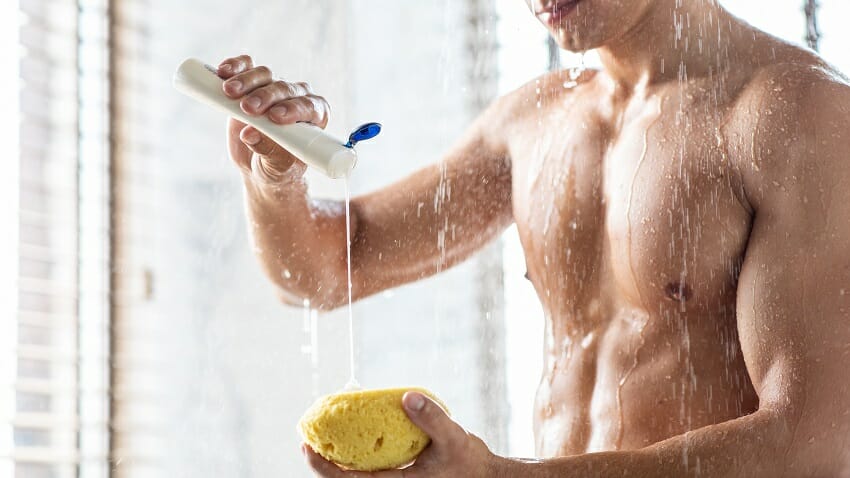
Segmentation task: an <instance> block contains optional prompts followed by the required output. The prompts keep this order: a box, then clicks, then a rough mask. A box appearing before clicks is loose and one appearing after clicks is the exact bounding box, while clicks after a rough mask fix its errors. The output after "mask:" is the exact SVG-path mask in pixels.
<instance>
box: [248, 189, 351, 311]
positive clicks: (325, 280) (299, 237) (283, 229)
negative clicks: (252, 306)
mask: <svg viewBox="0 0 850 478" xmlns="http://www.w3.org/2000/svg"><path fill="white" fill-rule="evenodd" d="M245 202H246V209H247V215H248V221H249V227H250V229H251V236H252V239H253V242H254V246H255V247H254V251H255V253H256V254H257V256H258V258H259V260H260V263H261V265H262V267H263V269H264V270H265V272H266V274H267V275H268V276H269V278H270V279H271V280H272V281H273V282H274V283H275V284H276V285H278V287H279V288H280V291H281V297H282V298H283V299H284V300H285V301H286V302H289V303H293V304H297V305H300V304H301V303H302V301H303V300H304V299H309V300H310V301H311V303H312V304H313V306H314V307H318V308H323V309H327V308H333V307H335V306H336V305H338V304H340V303H342V300H343V298H344V295H345V294H344V291H343V290H342V288H341V287H340V284H342V281H339V280H338V278H340V277H345V274H344V269H345V218H344V217H343V216H344V212H343V211H344V206H343V205H341V204H336V203H335V204H333V205H332V204H331V202H330V201H327V203H328V204H327V206H326V207H315V205H314V204H313V202H312V201H311V200H310V198H309V196H308V194H307V186H306V184H305V183H304V181H303V179H302V178H301V177H300V176H299V177H292V178H287V179H286V181H285V182H280V183H278V184H272V185H266V184H256V183H255V182H252V181H250V180H246V181H245ZM353 222H356V221H353Z"/></svg>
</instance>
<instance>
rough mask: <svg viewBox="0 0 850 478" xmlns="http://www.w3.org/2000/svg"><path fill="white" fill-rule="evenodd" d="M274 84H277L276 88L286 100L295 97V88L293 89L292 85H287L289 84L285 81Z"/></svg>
mask: <svg viewBox="0 0 850 478" xmlns="http://www.w3.org/2000/svg"><path fill="white" fill-rule="evenodd" d="M274 84H275V87H276V88H277V90H278V91H279V92H280V93H281V94H282V95H283V96H284V97H285V98H289V97H292V96H294V93H295V92H294V91H293V88H292V85H291V84H289V83H287V82H285V81H283V80H277V81H275V82H274Z"/></svg>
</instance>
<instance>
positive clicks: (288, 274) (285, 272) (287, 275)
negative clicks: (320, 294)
mask: <svg viewBox="0 0 850 478" xmlns="http://www.w3.org/2000/svg"><path fill="white" fill-rule="evenodd" d="M283 278H284V279H292V273H291V272H289V269H284V270H283ZM306 302H307V307H309V306H310V301H309V300H308V301H306Z"/></svg>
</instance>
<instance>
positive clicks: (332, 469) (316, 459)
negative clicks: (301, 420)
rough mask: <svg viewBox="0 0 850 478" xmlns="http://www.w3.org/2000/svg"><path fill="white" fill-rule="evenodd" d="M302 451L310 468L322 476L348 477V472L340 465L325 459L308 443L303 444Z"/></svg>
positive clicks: (325, 477) (328, 477) (332, 477)
mask: <svg viewBox="0 0 850 478" xmlns="http://www.w3.org/2000/svg"><path fill="white" fill-rule="evenodd" d="M301 452H302V453H304V458H306V460H307V464H308V465H310V468H312V469H313V471H314V472H315V473H316V474H317V475H318V476H321V477H322V478H346V474H345V472H344V471H342V470H341V469H340V468H339V467H338V466H336V465H334V464H333V463H331V462H329V461H327V460H325V459H324V458H322V457H321V455H319V454H318V453H316V452H315V451H313V449H312V448H310V447H309V446H307V445H301Z"/></svg>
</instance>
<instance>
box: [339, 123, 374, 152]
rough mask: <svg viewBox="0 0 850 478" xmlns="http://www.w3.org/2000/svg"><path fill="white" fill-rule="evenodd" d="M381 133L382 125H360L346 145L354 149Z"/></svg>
mask: <svg viewBox="0 0 850 478" xmlns="http://www.w3.org/2000/svg"><path fill="white" fill-rule="evenodd" d="M380 132H381V124H380V123H366V124H364V125H360V126H358V127H357V128H355V130H354V131H353V132H352V133H351V135H350V136H349V137H348V143H346V145H345V146H346V147H347V148H353V147H354V145H355V144H357V143H358V142H360V141H365V140H367V139H372V138H374V137H375V136H378V134H379V133H380Z"/></svg>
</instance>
